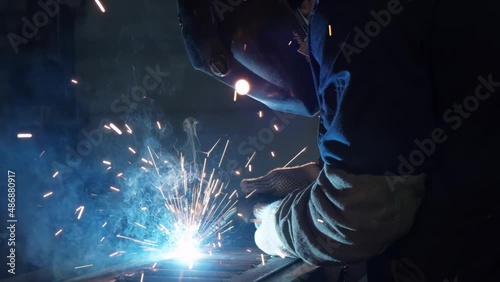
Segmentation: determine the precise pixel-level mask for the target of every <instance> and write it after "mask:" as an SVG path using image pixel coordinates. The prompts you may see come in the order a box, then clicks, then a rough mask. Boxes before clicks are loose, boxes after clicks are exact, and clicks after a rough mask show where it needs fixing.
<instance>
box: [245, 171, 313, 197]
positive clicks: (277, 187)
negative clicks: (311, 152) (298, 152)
mask: <svg viewBox="0 0 500 282" xmlns="http://www.w3.org/2000/svg"><path fill="white" fill-rule="evenodd" d="M319 172H320V166H319V165H318V164H317V163H307V164H304V165H300V166H295V167H287V168H276V169H273V170H271V171H270V172H269V173H267V174H266V175H264V176H261V177H258V178H252V179H244V180H243V181H242V182H241V189H242V190H243V192H245V193H252V192H253V193H255V194H261V195H266V196H270V197H275V198H283V197H285V196H286V195H288V194H289V193H291V192H293V191H295V190H297V189H305V188H307V187H309V185H311V184H312V183H313V182H314V181H316V179H317V178H318V175H319ZM254 191H255V192H254Z"/></svg>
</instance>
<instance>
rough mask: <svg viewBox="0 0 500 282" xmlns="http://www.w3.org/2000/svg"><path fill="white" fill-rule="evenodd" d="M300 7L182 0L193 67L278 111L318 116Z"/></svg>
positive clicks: (283, 2) (264, 0) (275, 1)
mask: <svg viewBox="0 0 500 282" xmlns="http://www.w3.org/2000/svg"><path fill="white" fill-rule="evenodd" d="M298 2H301V1H296V0H178V1H177V4H178V11H179V22H180V25H181V29H182V35H183V38H184V43H185V45H186V49H187V52H188V55H189V58H190V60H191V63H192V65H193V67H194V68H195V69H197V70H200V71H203V72H205V73H207V74H208V75H210V76H212V77H214V78H216V79H217V80H219V81H222V82H223V83H225V84H227V85H229V86H231V87H233V88H235V90H237V91H238V92H240V94H247V95H248V96H250V97H252V98H254V99H255V100H257V101H260V102H262V103H264V104H265V105H267V106H268V107H269V108H271V109H273V110H277V111H282V112H287V113H293V114H299V115H304V116H312V115H315V114H316V113H317V111H318V102H317V98H316V94H315V93H316V92H315V87H314V83H313V79H312V73H311V69H310V65H309V54H308V48H307V20H306V19H305V18H304V17H303V16H302V14H300V11H299V9H298V4H299V3H298ZM238 84H239V85H241V86H242V88H247V89H246V91H245V90H240V89H238V88H239V86H238ZM242 91H244V92H248V93H241V92H242Z"/></svg>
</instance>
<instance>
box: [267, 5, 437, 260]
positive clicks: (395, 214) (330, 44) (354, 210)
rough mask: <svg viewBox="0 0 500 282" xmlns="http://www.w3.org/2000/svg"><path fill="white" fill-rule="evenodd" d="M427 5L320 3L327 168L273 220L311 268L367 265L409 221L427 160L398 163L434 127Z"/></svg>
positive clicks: (313, 35)
mask: <svg viewBox="0 0 500 282" xmlns="http://www.w3.org/2000/svg"><path fill="white" fill-rule="evenodd" d="M424 2H425V1H423V2H418V1H417V2H415V1H409V0H408V1H394V0H391V1H385V0H384V1H379V0H377V1H365V0H358V1H325V0H321V1H319V4H318V5H317V7H316V9H315V11H314V13H313V15H312V18H311V29H310V50H311V64H312V69H313V74H314V78H315V82H316V86H317V92H318V97H319V102H320V106H321V123H322V128H323V130H322V132H320V136H319V149H320V153H321V157H322V159H323V161H324V168H323V170H322V172H321V174H320V176H319V178H318V180H317V182H316V183H315V184H314V185H312V186H311V187H309V188H308V189H305V190H303V191H296V192H295V193H293V194H292V195H289V196H288V197H287V198H285V200H284V201H283V203H282V204H281V206H280V208H279V210H278V212H277V214H276V221H277V226H278V227H277V232H278V235H279V237H280V239H281V240H282V241H283V242H284V243H285V245H286V247H287V248H288V249H289V251H290V252H293V253H295V254H296V255H297V256H298V257H300V258H302V259H304V260H305V261H307V262H310V263H313V264H323V263H332V262H333V263H335V262H337V263H349V262H357V261H362V260H366V259H368V258H370V257H373V256H375V255H377V254H380V253H381V252H382V251H383V250H384V249H385V248H386V247H387V246H388V245H390V244H391V243H393V242H394V241H395V240H397V239H398V238H400V237H401V236H403V235H404V234H405V233H406V232H408V230H409V229H410V227H411V225H412V223H413V220H414V216H415V213H416V210H417V208H418V206H419V204H420V202H421V200H422V197H423V195H424V175H423V174H422V172H423V171H425V167H426V166H427V165H429V163H430V162H429V161H428V159H425V160H424V161H423V162H422V163H419V164H416V165H411V166H404V165H402V162H404V161H407V160H409V156H410V154H412V152H416V150H418V149H419V147H418V146H417V144H416V140H420V141H421V140H424V139H425V138H429V137H431V136H432V130H433V128H434V125H433V121H434V116H433V114H434V112H433V97H432V81H431V79H430V75H429V72H428V71H429V70H428V62H427V58H428V52H429V50H428V45H427V44H428V43H429V42H428V40H429V39H428V38H429V33H428V32H429V27H430V25H431V20H430V19H431V14H432V1H427V2H425V3H424ZM381 18H385V20H381ZM368 33H369V34H368ZM370 34H371V35H370ZM422 156H423V157H424V158H426V157H427V156H426V155H422ZM410 161H411V160H410ZM391 175H392V176H393V177H391Z"/></svg>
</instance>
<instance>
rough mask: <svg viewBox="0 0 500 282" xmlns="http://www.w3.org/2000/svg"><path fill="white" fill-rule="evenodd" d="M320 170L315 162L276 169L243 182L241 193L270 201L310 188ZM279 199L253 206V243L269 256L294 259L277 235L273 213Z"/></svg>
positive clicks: (278, 204) (278, 203) (274, 214)
mask: <svg viewBox="0 0 500 282" xmlns="http://www.w3.org/2000/svg"><path fill="white" fill-rule="evenodd" d="M319 172H320V167H319V165H318V164H316V163H307V164H304V165H300V166H295V167H290V168H276V169H273V170H271V171H270V172H269V173H268V174H266V175H264V176H261V177H258V178H254V179H244V180H243V181H242V182H241V188H242V190H243V192H246V193H255V194H257V195H254V196H252V197H259V196H260V197H262V196H267V197H270V198H274V199H276V198H278V199H279V198H284V197H285V196H286V195H288V194H290V193H291V192H293V191H295V190H299V189H300V190H302V189H305V188H307V187H309V186H310V185H311V184H312V183H313V182H314V181H316V179H317V177H318V175H319ZM280 203H281V200H277V201H274V202H272V203H259V204H257V205H255V207H253V214H254V216H255V218H256V219H257V223H256V224H255V227H256V228H257V231H256V232H255V243H256V244H257V246H258V247H259V248H260V249H261V250H262V251H264V252H265V253H267V254H269V255H277V256H281V257H294V255H293V252H292V251H291V250H288V249H287V248H285V246H284V245H283V244H282V243H281V240H280V239H279V238H278V235H277V234H278V233H277V232H276V228H277V224H276V211H277V210H278V208H279V206H280Z"/></svg>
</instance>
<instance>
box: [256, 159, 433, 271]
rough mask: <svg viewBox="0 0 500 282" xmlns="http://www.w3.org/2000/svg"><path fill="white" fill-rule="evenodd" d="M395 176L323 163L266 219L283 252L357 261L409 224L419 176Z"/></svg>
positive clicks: (420, 187) (313, 259)
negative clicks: (309, 180) (316, 174)
mask: <svg viewBox="0 0 500 282" xmlns="http://www.w3.org/2000/svg"><path fill="white" fill-rule="evenodd" d="M399 180H400V181H393V179H386V177H385V176H374V175H352V174H349V173H346V172H344V171H341V170H336V169H334V168H332V167H329V166H325V167H324V169H323V170H322V171H321V173H320V176H319V178H318V181H317V182H316V183H315V184H313V185H311V186H310V187H309V188H307V189H305V190H301V191H295V192H294V193H292V194H290V195H288V196H287V197H286V198H285V199H284V200H283V201H282V202H281V203H280V205H279V206H277V212H276V213H275V217H274V219H275V220H276V221H275V222H274V223H272V222H268V223H267V224H269V225H273V224H274V226H276V234H277V237H278V238H279V239H280V241H281V243H282V244H283V245H284V246H283V247H284V248H285V250H287V253H290V254H292V255H293V256H296V257H299V258H301V259H303V260H304V261H306V262H309V263H311V264H316V265H321V264H332V263H333V264H335V263H352V262H358V261H363V260H366V259H368V258H370V257H373V256H375V255H377V254H380V253H381V252H382V251H383V250H384V249H385V248H386V247H387V246H388V245H389V244H391V243H393V242H394V241H395V240H396V239H398V238H399V237H401V236H402V235H404V234H405V233H406V232H407V231H409V229H410V227H411V225H412V223H413V218H414V215H415V212H416V210H417V208H418V206H419V204H420V202H421V200H422V197H423V194H424V176H407V177H404V180H403V178H400V179H399ZM394 182H397V183H395V184H393V185H391V184H390V183H394ZM271 217H272V216H271ZM270 221H272V219H271V220H270ZM268 234H269V233H268ZM256 236H258V234H256ZM267 236H269V235H267Z"/></svg>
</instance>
